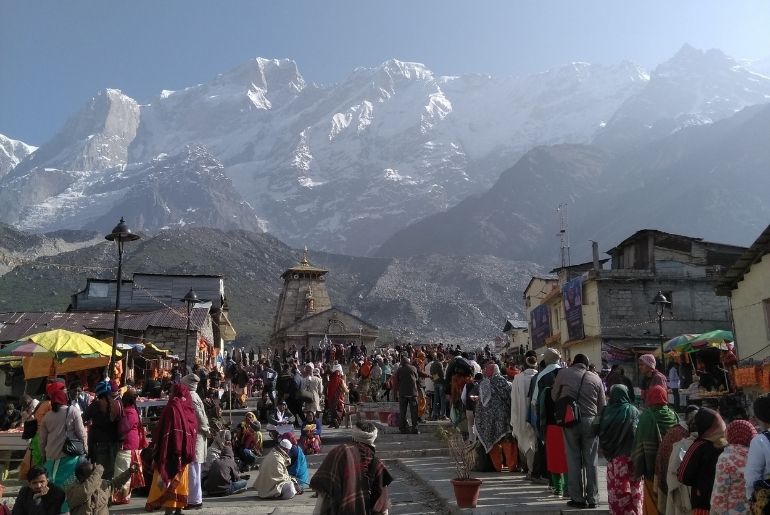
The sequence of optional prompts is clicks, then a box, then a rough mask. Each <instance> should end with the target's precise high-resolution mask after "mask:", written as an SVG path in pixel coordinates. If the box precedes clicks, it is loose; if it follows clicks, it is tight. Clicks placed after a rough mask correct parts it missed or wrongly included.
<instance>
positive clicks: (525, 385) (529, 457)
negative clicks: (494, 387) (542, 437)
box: [511, 350, 537, 478]
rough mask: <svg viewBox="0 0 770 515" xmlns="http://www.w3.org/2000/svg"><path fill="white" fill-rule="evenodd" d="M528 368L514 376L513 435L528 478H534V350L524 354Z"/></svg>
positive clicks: (535, 367)
mask: <svg viewBox="0 0 770 515" xmlns="http://www.w3.org/2000/svg"><path fill="white" fill-rule="evenodd" d="M524 363H525V365H526V368H525V369H524V370H523V371H522V372H521V373H518V374H516V375H515V376H514V378H513V383H512V384H511V433H512V434H513V437H514V438H515V439H516V444H517V446H518V450H519V454H520V456H521V457H522V458H523V459H524V461H525V463H526V464H527V477H528V478H531V477H532V469H533V467H534V462H535V451H536V450H537V434H536V433H535V429H534V428H533V427H532V426H531V425H530V423H529V418H528V415H529V406H530V404H529V398H528V397H527V394H528V393H529V387H530V384H531V383H532V378H534V377H535V376H536V375H537V353H536V352H535V351H533V350H530V351H527V353H526V354H524Z"/></svg>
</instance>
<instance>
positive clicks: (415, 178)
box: [0, 47, 770, 254]
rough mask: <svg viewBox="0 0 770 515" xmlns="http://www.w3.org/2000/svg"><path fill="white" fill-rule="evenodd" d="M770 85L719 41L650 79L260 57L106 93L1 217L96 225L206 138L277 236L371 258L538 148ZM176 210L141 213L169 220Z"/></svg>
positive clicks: (734, 104)
mask: <svg viewBox="0 0 770 515" xmlns="http://www.w3.org/2000/svg"><path fill="white" fill-rule="evenodd" d="M653 83H654V84H653ZM768 84H770V80H768V79H766V78H764V77H762V76H759V75H756V74H753V73H750V72H748V71H746V70H745V69H743V68H741V67H740V66H738V65H737V64H736V62H735V61H733V60H731V59H729V58H727V57H725V56H724V55H723V54H721V53H720V52H718V51H708V52H705V53H704V52H700V51H697V50H694V49H691V48H689V47H685V48H683V49H682V50H681V51H680V52H679V53H678V54H677V55H676V56H675V57H674V58H672V59H671V60H670V61H668V62H667V63H664V64H663V65H661V66H659V67H658V68H657V69H656V70H655V72H654V73H653V76H652V78H651V77H650V76H649V75H648V74H647V73H646V72H645V71H644V70H642V69H640V68H639V67H637V66H635V65H633V64H631V63H627V62H624V63H621V64H619V65H615V66H597V65H592V64H588V63H571V64H568V65H566V66H563V67H560V68H557V69H554V70H550V71H547V72H543V73H540V74H535V75H531V76H525V77H516V78H494V77H490V76H486V75H464V76H437V75H435V74H434V73H433V72H432V71H431V70H430V69H429V68H427V67H426V66H425V65H422V64H418V63H406V62H401V61H398V60H395V59H393V60H389V61H386V62H384V63H383V64H381V65H380V66H377V67H375V68H358V69H356V70H354V71H353V72H352V73H351V74H350V75H349V76H348V77H347V78H346V79H345V80H343V81H341V82H339V83H338V84H333V85H329V86H321V85H317V84H313V83H308V82H307V81H305V79H304V78H303V77H302V75H301V74H300V72H299V70H298V69H297V66H296V64H295V63H294V62H293V61H291V60H288V59H284V60H269V59H262V58H258V59H254V60H252V61H249V62H247V63H244V64H243V65H241V66H239V67H237V68H235V69H233V70H231V71H229V72H227V73H224V74H222V75H220V76H218V77H216V78H215V79H214V80H212V81H210V82H207V83H205V84H200V85H197V86H192V87H189V88H186V89H184V90H180V91H163V92H162V93H161V94H160V95H159V96H158V97H157V98H154V99H152V101H151V102H149V103H148V104H147V105H141V106H140V105H138V104H137V102H135V101H134V100H132V99H130V98H128V97H126V96H124V95H122V94H121V93H120V92H119V91H117V90H106V91H104V92H101V93H100V94H99V95H97V97H95V98H94V99H93V100H92V101H91V102H89V103H88V105H87V106H86V107H84V108H83V109H82V110H81V112H80V113H78V114H77V115H75V116H74V117H73V118H72V119H71V120H70V121H69V122H68V123H67V125H66V126H65V128H64V129H63V130H62V131H61V132H60V133H59V135H57V136H56V137H55V138H54V139H53V140H52V141H51V142H49V143H47V144H45V145H43V146H42V147H41V148H40V149H39V150H38V151H37V152H35V153H34V154H32V156H30V157H28V158H27V159H25V160H24V161H22V162H21V163H20V164H19V165H18V166H17V167H16V168H15V169H14V170H13V172H11V173H10V174H9V175H8V176H7V177H5V178H4V179H2V180H0V199H2V198H5V199H7V200H8V204H5V205H3V204H0V221H5V222H8V223H12V224H14V225H16V226H17V227H23V228H25V229H28V230H48V229H51V228H54V227H60V226H61V227H63V226H71V225H72V224H76V226H78V227H81V226H89V227H90V226H91V225H89V224H92V223H96V222H95V221H97V220H99V217H100V216H101V215H103V214H105V213H107V209H106V206H114V205H115V202H117V201H118V200H120V199H124V198H133V199H134V201H135V202H137V203H142V202H145V200H142V199H140V198H138V197H127V196H126V195H127V193H126V188H129V187H130V188H134V187H135V186H137V184H138V183H132V184H130V185H128V183H127V182H126V180H127V179H126V178H128V177H134V175H133V173H132V171H134V170H146V169H147V167H148V166H152V164H151V163H152V162H153V160H154V159H156V158H157V156H163V155H176V154H178V153H180V152H181V153H184V152H185V149H186V148H187V147H188V146H189V145H194V146H195V148H197V149H198V150H199V151H200V152H206V151H207V152H210V154H211V156H213V157H212V158H213V159H216V160H218V161H219V162H221V163H222V165H223V171H224V173H225V174H226V175H227V177H229V179H230V180H232V184H233V186H234V190H235V191H237V193H238V194H239V195H240V197H238V198H237V202H241V201H246V202H248V203H249V204H250V206H253V209H254V212H255V213H256V215H257V216H258V217H259V223H260V224H261V226H263V227H265V228H266V230H268V231H269V232H271V233H272V234H274V235H276V236H277V237H278V238H280V239H282V240H283V241H286V242H287V243H289V244H292V245H295V246H301V245H304V244H307V245H311V246H312V247H314V248H318V249H325V250H329V251H335V252H346V253H352V254H366V253H369V252H371V251H372V250H373V249H375V248H376V247H377V246H378V245H380V244H381V243H382V242H383V241H385V240H386V239H387V238H388V237H389V236H391V235H392V234H394V233H396V232H397V231H398V230H400V229H401V228H403V227H405V226H406V225H408V224H409V223H411V222H413V221H415V220H418V219H421V218H423V217H426V216H429V215H431V214H434V213H437V212H442V211H444V210H446V209H448V208H450V207H451V206H454V205H456V204H457V203H458V202H460V201H461V200H462V199H464V198H466V197H468V196H469V195H471V194H475V193H481V192H483V191H485V190H486V189H488V188H489V187H491V186H492V185H493V184H494V183H495V181H496V180H497V179H498V177H499V175H500V173H501V172H502V171H503V170H506V169H508V168H510V167H511V166H512V165H513V164H514V163H515V162H516V161H517V159H518V158H519V157H520V156H521V155H523V154H524V153H525V152H527V151H528V150H529V149H531V148H532V147H534V146H538V145H551V144H560V143H570V144H580V143H589V142H591V141H592V140H594V139H595V138H596V139H597V140H600V139H601V138H607V137H609V136H611V137H613V138H616V139H617V140H618V141H621V142H622V141H628V140H629V138H631V137H637V135H638V134H637V133H638V132H639V130H640V129H639V128H640V127H642V129H643V130H647V131H648V132H649V133H652V132H655V133H657V132H658V131H659V130H661V128H662V127H664V126H665V128H666V131H668V132H671V131H673V130H676V128H677V127H682V126H687V125H692V124H693V123H696V122H698V123H703V122H704V120H715V119H719V118H720V117H724V116H727V115H728V114H729V113H731V112H733V111H734V110H735V109H739V108H740V107H741V106H744V105H748V104H749V103H759V102H763V101H765V100H766V91H770V86H768ZM691 97H692V98H691ZM693 98H694V100H693ZM647 125H651V126H653V127H654V131H653V130H648V129H647V128H646V127H647ZM666 131H663V132H664V133H665V132H666ZM626 133H627V134H630V135H631V136H627V135H626ZM597 134H598V137H597ZM204 149H205V150H204ZM113 175H114V176H115V177H114V178H113V177H112V176H113ZM140 176H142V177H144V176H143V175H141V174H140ZM136 177H139V176H136ZM132 180H133V179H132ZM13 181H16V182H13ZM12 183H13V184H12ZM110 188H112V189H110ZM120 188H122V189H120ZM11 191H13V192H14V193H13V195H15V197H14V198H10V197H11V195H12V194H11V193H10V192H11ZM97 191H98V193H94V192H97ZM133 191H134V193H135V194H138V193H137V192H139V191H145V192H146V193H147V194H149V192H150V191H154V190H153V189H152V188H150V189H149V190H141V189H133ZM94 195H97V198H96V200H95V198H94ZM98 195H101V197H98ZM210 199H211V197H209V200H210ZM146 202H148V203H149V204H150V205H154V202H155V198H154V197H151V198H149V199H146ZM94 205H99V206H102V207H100V208H99V209H94V210H91V209H89V208H88V206H94ZM36 206H39V209H38V207H36ZM77 206H80V207H77ZM36 210H37V211H36ZM172 211H173V210H172ZM75 212H79V213H81V215H78V216H73V215H72V213H75ZM92 213H96V214H95V215H94V214H92ZM41 214H44V215H41ZM136 214H137V216H139V213H138V212H137V213H136ZM86 215H87V216H86ZM176 216H177V215H176V214H175V215H174V217H172V218H168V217H165V216H152V217H145V218H144V219H143V221H142V223H143V224H145V228H146V229H149V230H154V229H160V228H162V227H166V226H168V225H169V224H170V223H172V222H173V218H175V217H176ZM84 217H85V218H84ZM182 218H184V217H182ZM252 222H253V219H252V218H251V216H250V215H249V217H248V221H247V226H251V225H252Z"/></svg>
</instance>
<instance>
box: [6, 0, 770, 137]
mask: <svg viewBox="0 0 770 515" xmlns="http://www.w3.org/2000/svg"><path fill="white" fill-rule="evenodd" d="M685 42H687V43H689V44H691V45H693V46H695V47H697V48H712V47H716V48H720V49H722V50H724V51H725V52H726V53H728V54H730V55H732V56H734V57H739V58H765V57H768V56H770V2H768V1H766V0H752V1H740V2H728V1H709V0H693V1H687V0H659V1H658V0H638V1H631V0H615V1H591V0H571V1H547V0H539V1H520V0H499V1H484V0H441V1H433V0H408V1H407V0H383V1H371V0H340V1H335V0H308V1H290V0H276V1H272V2H267V1H258V0H249V1H246V0H210V1H205V2H204V1H198V0H120V1H118V0H91V1H81V0H67V1H64V0H50V1H37V0H0V74H1V75H0V133H2V134H5V135H7V136H9V137H12V138H15V139H21V140H23V141H26V142H28V143H31V144H36V145H40V144H42V143H44V142H45V141H46V140H47V139H48V138H50V137H51V136H52V135H53V134H54V133H55V132H56V131H58V130H59V129H60V128H61V126H62V124H63V123H64V121H65V120H66V119H67V117H69V116H70V115H72V114H73V113H74V112H75V111H77V109H78V108H79V107H80V106H82V105H83V104H84V103H85V102H86V101H87V100H88V99H89V98H90V97H92V96H93V95H94V94H95V93H96V92H97V91H98V90H100V89H102V88H105V87H111V88H118V89H121V90H123V92H124V93H126V94H128V95H129V96H131V97H133V98H135V99H137V100H139V101H140V102H148V101H149V100H150V99H151V98H152V97H153V96H155V95H157V94H158V93H159V92H160V90H162V89H172V90H173V89H180V88H183V87H186V86H191V85H194V84H198V83H201V82H205V81H207V80H210V79H211V78H213V77H214V76H216V75H217V74H218V73H221V72H224V71H227V70H228V69H230V68H233V67H235V66H237V65H238V64H241V63H243V62H245V61H246V60H248V59H251V58H253V57H257V56H262V57H270V58H273V57H275V58H282V57H288V58H292V59H294V60H296V61H297V63H298V65H299V69H300V72H301V73H302V75H303V76H304V77H305V79H306V80H308V81H315V82H322V83H328V82H338V81H340V80H342V79H344V78H345V77H346V76H347V75H348V74H349V73H350V71H351V70H352V69H353V68H355V67H357V66H367V67H371V66H376V65H378V64H379V63H381V62H382V61H385V60H386V59H389V58H391V57H396V58H398V59H401V60H408V61H419V62H422V63H425V64H426V65H427V66H428V67H429V68H430V69H432V70H433V71H434V72H435V73H437V74H440V75H459V74H463V73H487V74H492V75H519V74H523V73H530V72H535V71H541V70H544V69H548V68H550V67H554V66H558V65H560V64H563V63H567V62H570V61H577V60H581V61H588V62H593V63H604V64H611V63H616V62H619V61H622V60H624V59H628V60H631V61H634V62H636V63H638V64H641V65H643V66H645V67H647V68H652V67H654V66H655V65H656V64H658V63H660V62H662V61H664V60H666V59H667V58H669V57H670V56H671V55H673V54H674V53H675V52H676V51H677V50H678V49H679V47H681V46H682V44H683V43H685Z"/></svg>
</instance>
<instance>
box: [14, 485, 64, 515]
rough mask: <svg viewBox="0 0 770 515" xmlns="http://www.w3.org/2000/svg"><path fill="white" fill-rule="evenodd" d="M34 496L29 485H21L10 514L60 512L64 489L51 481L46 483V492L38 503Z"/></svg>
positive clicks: (49, 513)
mask: <svg viewBox="0 0 770 515" xmlns="http://www.w3.org/2000/svg"><path fill="white" fill-rule="evenodd" d="M34 497H35V494H34V493H32V489H31V488H30V487H28V486H23V487H21V490H20V491H19V496H18V497H16V504H14V505H13V511H12V512H11V513H12V515H59V513H60V512H61V506H62V504H64V490H62V489H61V488H59V487H58V486H56V485H54V484H53V483H50V482H49V483H48V493H47V494H45V495H44V496H42V497H41V498H40V499H39V500H40V502H39V503H36V502H35V498H34Z"/></svg>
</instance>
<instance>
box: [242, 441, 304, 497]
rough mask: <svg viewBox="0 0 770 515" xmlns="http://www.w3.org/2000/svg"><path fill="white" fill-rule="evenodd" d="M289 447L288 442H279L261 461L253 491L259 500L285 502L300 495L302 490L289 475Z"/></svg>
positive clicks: (289, 443)
mask: <svg viewBox="0 0 770 515" xmlns="http://www.w3.org/2000/svg"><path fill="white" fill-rule="evenodd" d="M291 447H292V445H291V442H290V441H289V440H281V441H280V442H279V443H278V445H276V446H275V447H273V449H272V450H271V451H270V452H269V453H267V456H265V458H264V460H262V466H261V467H260V469H259V474H258V475H257V480H256V481H254V489H255V490H256V491H257V497H259V498H260V499H280V500H283V501H285V500H288V499H291V498H293V497H294V496H295V495H297V493H302V489H301V488H300V487H299V485H298V484H297V483H296V482H295V480H294V479H292V477H291V476H290V475H289V465H290V464H291V458H289V451H290V450H291Z"/></svg>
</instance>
